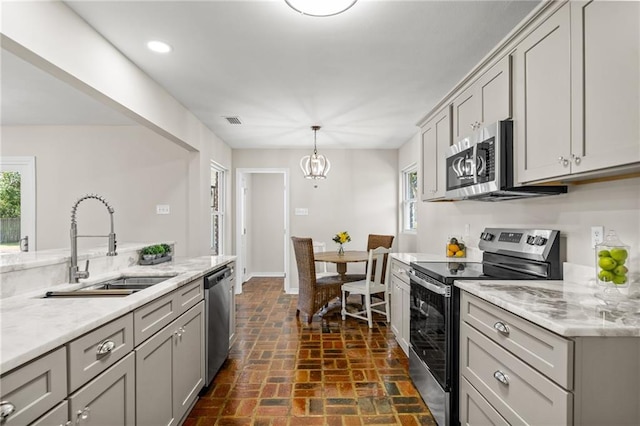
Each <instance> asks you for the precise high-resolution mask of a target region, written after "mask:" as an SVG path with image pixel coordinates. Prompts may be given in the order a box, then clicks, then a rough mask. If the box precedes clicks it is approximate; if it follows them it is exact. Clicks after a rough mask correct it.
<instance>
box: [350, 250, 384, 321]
mask: <svg viewBox="0 0 640 426" xmlns="http://www.w3.org/2000/svg"><path fill="white" fill-rule="evenodd" d="M389 252H390V249H388V248H384V247H378V248H376V249H373V250H369V260H368V261H367V273H366V278H365V279H364V280H362V281H353V282H347V283H344V284H342V286H341V290H342V312H341V313H342V320H343V321H344V320H345V319H346V317H347V316H350V317H354V318H358V319H363V320H366V321H367V323H368V324H369V328H373V317H372V316H373V312H377V313H379V314H382V315H385V316H386V318H387V322H389V298H388V297H384V295H385V294H386V293H387V283H388V282H389V277H388V276H387V277H385V276H384V274H385V273H386V274H388V271H389V270H390V268H386V267H385V266H386V264H385V263H387V262H389V257H388V256H387V255H388V254H389ZM385 256H387V261H386V262H385ZM383 271H386V272H383ZM385 278H386V279H385ZM347 293H348V294H360V295H362V296H363V297H364V304H363V306H362V307H361V310H359V311H356V312H349V311H347ZM380 294H382V299H383V300H381V301H380V302H373V301H372V297H371V296H373V295H380ZM382 305H384V306H385V310H384V311H382V310H380V309H377V308H376V307H378V306H382Z"/></svg>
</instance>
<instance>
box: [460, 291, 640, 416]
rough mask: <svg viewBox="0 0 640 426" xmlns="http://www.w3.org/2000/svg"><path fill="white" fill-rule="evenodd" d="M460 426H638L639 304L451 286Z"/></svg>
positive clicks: (591, 295) (588, 294) (592, 295)
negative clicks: (455, 301)
mask: <svg viewBox="0 0 640 426" xmlns="http://www.w3.org/2000/svg"><path fill="white" fill-rule="evenodd" d="M455 285H456V287H458V288H459V289H460V290H461V291H460V293H461V298H460V322H461V325H460V342H459V344H460V378H459V380H460V421H461V423H462V424H568V425H571V424H576V425H578V424H579V425H589V424H590V425H602V424H611V425H613V424H615V425H637V424H640V300H639V299H633V298H623V299H622V300H619V301H610V300H605V299H603V298H601V297H600V296H599V293H600V292H601V291H602V288H600V287H596V286H593V285H587V284H577V283H572V282H568V281H473V280H465V281H456V283H455Z"/></svg>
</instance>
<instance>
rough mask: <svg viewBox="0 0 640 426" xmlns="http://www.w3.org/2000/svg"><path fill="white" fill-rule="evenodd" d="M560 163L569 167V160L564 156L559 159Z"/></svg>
mask: <svg viewBox="0 0 640 426" xmlns="http://www.w3.org/2000/svg"><path fill="white" fill-rule="evenodd" d="M558 163H560V164H562V165H563V166H564V167H567V166H568V165H569V160H567V159H566V158H564V157H563V156H560V157H558Z"/></svg>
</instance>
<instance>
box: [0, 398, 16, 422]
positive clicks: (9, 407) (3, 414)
mask: <svg viewBox="0 0 640 426" xmlns="http://www.w3.org/2000/svg"><path fill="white" fill-rule="evenodd" d="M14 411H16V406H15V405H13V404H12V403H10V402H9V401H2V402H0V420H4V419H6V418H7V417H9V416H10V415H12V414H13V412H14Z"/></svg>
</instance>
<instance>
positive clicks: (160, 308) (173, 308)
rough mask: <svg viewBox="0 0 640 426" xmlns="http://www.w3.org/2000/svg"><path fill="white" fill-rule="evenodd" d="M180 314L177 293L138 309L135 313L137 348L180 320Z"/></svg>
mask: <svg viewBox="0 0 640 426" xmlns="http://www.w3.org/2000/svg"><path fill="white" fill-rule="evenodd" d="M179 312H180V309H179V307H178V301H177V297H176V293H175V292H172V293H169V294H167V295H165V296H162V297H161V298H159V299H157V300H154V301H153V302H151V303H147V304H146V305H144V306H143V307H141V308H138V309H136V310H135V311H134V312H133V324H134V341H135V346H138V345H139V344H141V343H142V342H144V341H145V340H147V339H148V338H149V337H151V336H153V335H154V334H156V333H157V332H158V331H160V330H161V329H162V328H163V327H164V326H166V325H167V324H169V323H170V322H171V321H173V320H174V319H176V318H178V316H179V315H180V314H179Z"/></svg>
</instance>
